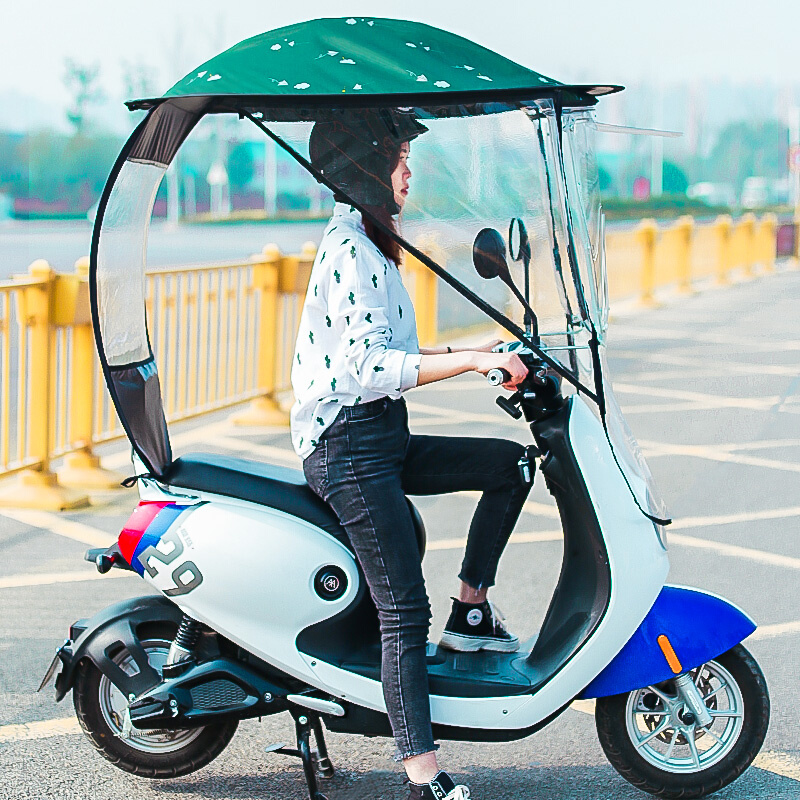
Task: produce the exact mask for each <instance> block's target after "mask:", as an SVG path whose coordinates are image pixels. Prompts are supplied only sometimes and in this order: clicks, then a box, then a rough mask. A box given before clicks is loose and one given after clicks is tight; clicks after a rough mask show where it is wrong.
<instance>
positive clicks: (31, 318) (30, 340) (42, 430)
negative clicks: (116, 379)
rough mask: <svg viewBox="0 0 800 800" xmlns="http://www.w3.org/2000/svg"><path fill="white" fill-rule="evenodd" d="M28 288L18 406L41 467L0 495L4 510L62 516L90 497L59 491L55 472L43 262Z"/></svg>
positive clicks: (51, 279)
mask: <svg viewBox="0 0 800 800" xmlns="http://www.w3.org/2000/svg"><path fill="white" fill-rule="evenodd" d="M27 277H28V278H29V279H32V281H31V282H30V284H29V285H27V286H25V287H24V289H23V291H22V297H21V308H20V324H21V325H23V326H25V327H26V328H27V345H28V347H27V350H28V353H24V352H20V353H19V358H21V359H26V360H27V365H28V370H27V375H25V376H24V378H23V380H24V379H27V384H28V385H27V392H26V391H25V389H26V387H24V386H23V385H22V383H20V385H18V386H17V392H18V398H27V404H26V403H25V402H24V400H23V402H19V408H18V413H19V414H20V415H23V416H22V419H23V423H22V426H21V427H22V429H23V431H27V437H26V441H27V448H26V449H27V454H28V455H29V456H30V457H31V458H32V459H33V460H34V463H35V464H36V465H37V466H36V467H34V468H32V469H26V470H23V471H22V472H20V473H19V474H18V475H17V476H16V479H15V480H14V481H13V482H12V483H11V484H10V485H9V486H7V487H3V490H2V491H0V506H16V507H22V508H39V509H47V510H51V511H61V510H63V509H66V508H79V507H81V506H84V505H87V504H88V502H89V498H88V497H87V496H86V495H81V494H78V493H76V492H74V491H72V490H70V489H66V488H64V487H62V486H59V485H58V484H57V481H56V476H55V475H54V474H53V473H52V472H51V471H50V454H51V451H52V444H53V434H54V431H55V419H54V406H55V404H54V402H53V391H52V375H53V371H54V368H55V363H54V359H53V339H54V337H53V334H52V327H51V316H52V299H53V287H54V284H55V275H54V273H53V269H52V268H51V266H50V265H49V264H48V263H47V261H44V260H42V259H40V260H38V261H34V262H33V263H32V264H31V265H30V267H29V268H28V276H27Z"/></svg>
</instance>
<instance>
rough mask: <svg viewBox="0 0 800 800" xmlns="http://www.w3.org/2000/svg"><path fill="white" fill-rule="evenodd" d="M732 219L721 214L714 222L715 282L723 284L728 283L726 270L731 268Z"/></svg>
mask: <svg viewBox="0 0 800 800" xmlns="http://www.w3.org/2000/svg"><path fill="white" fill-rule="evenodd" d="M732 227H733V221H732V220H731V218H730V216H728V215H727V214H723V215H722V216H719V217H717V219H716V221H715V222H714V233H715V234H716V239H717V284H718V285H719V286H724V285H725V284H728V283H730V277H729V276H728V272H729V271H730V268H731V228H732Z"/></svg>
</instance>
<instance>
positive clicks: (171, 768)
mask: <svg viewBox="0 0 800 800" xmlns="http://www.w3.org/2000/svg"><path fill="white" fill-rule="evenodd" d="M141 644H142V647H144V649H145V651H146V652H147V655H148V659H149V661H150V664H151V665H152V666H153V667H155V668H156V669H157V670H158V671H159V672H160V670H161V667H163V665H164V663H165V661H166V659H167V653H168V652H169V646H170V639H169V638H166V637H165V638H163V639H162V638H156V637H151V638H149V639H145V640H142V642H141ZM114 660H115V661H116V662H117V663H118V665H119V666H120V667H121V668H122V669H123V670H126V671H127V670H128V669H129V664H128V662H129V661H130V660H131V659H130V656H128V655H127V653H126V652H121V653H119V654H118V655H117V657H115V658H114ZM132 669H135V667H133V668H132ZM72 695H73V703H74V705H75V713H76V714H77V716H78V721H79V722H80V724H81V727H82V728H83V730H84V732H85V733H86V735H87V736H88V737H89V739H90V740H91V742H92V744H93V745H94V746H95V748H96V749H97V751H98V752H99V753H100V755H102V756H103V758H106V759H108V760H109V761H110V762H111V763H112V764H114V765H115V766H117V767H119V768H120V769H121V770H124V771H125V772H131V773H133V774H134V775H139V776H141V777H144V778H175V777H178V776H180V775H187V774H188V773H190V772H194V771H195V770H198V769H200V768H201V767H204V766H205V765H206V764H208V763H209V762H211V761H213V760H214V759H215V758H216V757H217V756H218V755H219V754H220V753H221V752H222V751H223V750H224V749H225V747H226V746H227V745H228V742H230V740H231V738H232V737H233V734H234V733H236V728H237V726H238V721H237V720H232V721H229V722H222V723H218V724H215V725H206V726H205V727H202V728H187V729H183V730H175V731H137V730H136V729H135V728H134V729H133V730H132V731H131V735H130V736H129V738H125V735H124V733H123V727H124V709H125V707H126V705H127V701H126V699H125V697H124V696H123V695H122V693H121V692H120V691H119V690H118V689H117V688H116V687H115V686H114V685H113V684H112V683H111V682H110V681H109V680H108V678H107V677H106V676H105V675H103V674H102V673H101V672H100V670H99V669H97V667H96V666H95V665H94V664H93V663H92V662H91V661H89V660H88V659H87V660H85V661H83V662H82V663H81V664H80V665H79V666H78V670H77V675H76V678H75V685H74V686H73V690H72Z"/></svg>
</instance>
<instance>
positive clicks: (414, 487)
mask: <svg viewBox="0 0 800 800" xmlns="http://www.w3.org/2000/svg"><path fill="white" fill-rule="evenodd" d="M522 453H523V447H522V445H520V444H517V443H516V442H511V441H507V440H505V439H488V438H467V437H455V436H417V435H414V436H412V435H410V434H409V432H408V414H407V411H406V405H405V401H404V400H402V399H400V400H390V399H389V398H382V399H380V400H375V401H373V402H371V403H364V404H362V405H358V406H345V407H343V408H342V409H341V410H340V412H339V416H338V417H337V418H336V419H335V421H334V422H333V424H332V425H331V426H330V427H329V428H328V429H327V430H326V431H325V432H324V433H323V434H322V436H321V437H320V442H319V444H318V445H317V447H316V449H315V450H314V452H313V453H311V454H310V455H309V456H308V457H307V458H306V459H305V461H304V462H303V470H304V472H305V475H306V480H307V481H308V484H309V486H311V488H312V489H313V490H314V491H315V492H316V493H317V494H318V495H319V496H320V497H321V498H322V499H323V500H325V501H326V502H327V503H328V504H329V505H330V506H331V507H332V508H333V510H334V511H335V512H336V515H337V516H338V517H339V521H340V522H341V523H342V525H343V526H344V528H345V530H346V531H347V534H348V536H349V538H350V541H351V543H352V545H353V548H354V549H355V551H356V555H357V557H358V560H359V563H360V564H361V567H362V569H363V571H364V576H365V577H366V580H367V584H368V585H369V589H370V593H371V595H372V599H373V601H374V602H375V605H376V607H377V609H378V618H379V620H380V628H381V641H382V654H383V655H382V667H381V679H382V683H383V694H384V698H385V700H386V710H387V712H388V714H389V720H390V722H391V725H392V730H393V732H394V736H395V741H396V742H397V748H398V757H399V758H409V757H410V756H414V755H419V754H420V753H427V752H430V751H431V750H433V749H434V743H433V735H432V733H431V716H430V701H429V699H428V673H427V665H426V659H425V651H426V645H427V641H428V628H429V624H430V618H431V612H430V603H429V602H428V596H427V593H426V591H425V582H424V580H423V577H422V566H421V564H420V558H419V551H418V549H417V543H416V537H415V535H414V526H413V522H412V519H411V514H410V512H409V509H408V506H407V504H406V499H405V495H406V494H419V495H423V494H442V493H445V492H456V491H463V490H479V491H483V496H482V497H481V499H480V501H479V503H478V507H477V508H476V510H475V514H474V516H473V518H472V524H471V525H470V530H469V537H468V539H467V547H466V552H465V556H464V561H463V564H462V566H461V572H460V574H459V577H460V578H461V580H463V581H465V582H466V583H468V584H469V585H470V586H472V587H473V588H475V589H480V588H483V587H487V586H491V585H492V584H493V583H494V579H495V572H496V570H497V562H498V561H499V559H500V554H501V553H502V552H503V548H504V547H505V545H506V543H507V542H508V537H509V536H510V534H511V530H512V528H513V527H514V524H515V523H516V521H517V518H518V517H519V514H520V512H521V510H522V506H523V503H524V502H525V498H526V497H527V495H528V491H529V489H530V487H529V486H527V485H525V484H523V483H522V481H521V479H520V477H519V471H518V469H517V461H518V460H519V458H520V456H521V455H522Z"/></svg>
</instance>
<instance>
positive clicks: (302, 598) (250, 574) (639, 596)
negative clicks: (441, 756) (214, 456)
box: [145, 397, 668, 729]
mask: <svg viewBox="0 0 800 800" xmlns="http://www.w3.org/2000/svg"><path fill="white" fill-rule="evenodd" d="M569 402H570V404H571V410H570V415H569V421H568V426H569V439H570V442H571V445H572V450H573V451H574V456H575V460H576V462H577V467H578V469H579V470H580V472H581V474H582V475H583V480H584V481H585V483H586V488H587V491H588V493H589V495H590V497H591V500H592V503H593V505H594V508H595V509H596V513H597V517H598V521H599V523H600V526H601V529H602V532H603V536H604V539H605V545H606V548H607V553H608V562H609V564H608V568H609V569H610V574H611V593H610V598H609V602H608V606H607V610H606V613H605V614H604V616H603V618H602V620H601V621H600V623H599V624H598V626H597V629H596V630H595V631H594V632H593V633H592V635H591V636H590V637H589V638H588V640H587V641H586V642H584V643H583V645H582V646H581V647H580V649H579V650H578V651H577V652H576V653H575V654H574V655H573V656H572V657H571V658H570V659H569V660H568V661H567V663H566V664H565V665H564V666H563V667H561V668H560V670H559V671H558V673H557V675H555V676H553V677H552V679H550V680H548V681H547V682H546V683H544V685H541V686H538V688H536V690H535V692H533V691H532V693H529V694H517V695H514V696H509V697H488V698H464V697H452V696H441V695H432V696H431V712H432V718H433V721H434V723H437V724H441V725H449V726H456V727H472V728H479V729H521V728H527V727H530V726H532V725H535V724H536V723H538V722H540V721H541V720H543V719H545V718H547V717H548V716H550V715H552V714H553V713H554V712H556V711H557V710H558V709H560V708H561V707H563V706H564V705H565V704H566V703H568V702H569V701H570V700H571V699H572V698H574V697H575V696H576V695H578V694H579V693H580V692H581V690H582V689H583V688H584V687H585V686H586V685H587V684H589V683H590V682H591V681H592V679H593V678H594V677H595V676H596V675H597V673H598V670H599V669H602V668H603V667H605V666H606V665H607V664H608V663H609V662H610V661H611V660H612V659H613V658H614V656H616V654H617V653H618V652H619V650H620V649H621V648H622V647H623V646H624V644H625V643H626V642H627V641H628V639H629V638H630V636H631V633H632V632H633V631H635V630H636V629H637V627H638V626H639V624H640V623H641V621H642V620H643V619H644V617H645V616H646V615H647V612H648V611H649V610H650V608H651V606H652V605H653V603H654V601H655V599H656V597H657V596H658V594H659V592H660V590H661V588H662V586H663V584H664V579H665V578H666V574H667V571H668V562H667V557H666V553H665V551H664V549H663V547H662V546H661V544H660V542H659V540H658V537H657V536H656V533H655V530H654V528H653V524H652V523H651V522H650V521H649V520H647V519H646V518H645V517H643V516H642V514H641V512H640V511H639V510H638V509H637V508H636V506H635V505H634V503H633V501H632V499H631V496H630V492H629V490H628V487H627V485H626V484H625V482H624V480H623V478H622V476H621V475H620V473H619V470H618V468H617V466H616V464H615V463H614V458H613V453H612V452H611V449H610V448H609V446H608V444H607V442H606V439H605V435H604V433H603V430H602V426H601V425H600V422H599V421H598V420H597V418H596V417H595V416H594V415H593V414H592V413H591V411H590V410H589V408H588V407H587V406H586V404H585V403H584V401H583V400H582V399H581V398H579V397H573V398H572V399H571V400H570V401H569ZM153 499H156V498H155V497H153ZM159 499H161V500H163V499H164V497H163V496H162V497H161V498H159ZM196 499H197V500H200V501H204V502H202V503H201V504H200V505H198V506H197V507H195V508H193V509H192V510H191V511H190V512H189V513H186V514H184V515H182V516H181V517H180V518H179V520H178V522H176V526H177V536H178V538H179V539H180V541H181V542H182V543H183V545H184V547H185V549H186V557H187V558H188V559H189V560H190V561H191V562H193V564H194V565H195V566H196V567H197V568H198V569H199V571H200V572H201V573H202V576H203V580H202V582H201V583H200V584H199V585H197V586H196V588H194V589H192V590H191V591H190V592H189V593H187V594H184V595H179V596H174V595H173V596H172V599H173V600H174V601H175V602H176V603H177V604H178V605H179V606H180V607H181V609H182V610H184V611H185V612H186V613H188V614H190V615H191V616H192V617H194V618H195V619H198V620H200V621H202V622H204V623H206V624H207V625H209V626H210V627H212V628H214V629H215V630H218V631H219V632H220V633H222V634H223V635H225V636H227V637H228V638H230V639H231V640H233V641H234V642H236V643H237V644H239V645H241V646H242V647H244V648H246V649H247V650H249V651H251V652H253V653H254V654H255V655H257V656H259V657H260V658H262V659H264V660H265V661H267V662H268V663H271V664H273V665H275V666H276V667H279V668H281V669H283V670H285V671H286V672H287V673H288V674H290V675H292V676H294V677H297V678H300V679H303V680H305V681H307V682H308V683H309V684H310V685H312V686H316V687H317V688H319V689H321V690H324V691H326V692H328V693H330V694H331V695H333V696H334V697H339V698H342V699H345V700H348V701H350V702H353V703H355V704H357V705H361V706H364V707H366V708H371V709H374V710H377V711H385V705H384V700H383V691H382V687H381V684H380V682H379V681H376V680H374V679H371V678H368V677H365V676H362V675H357V674H355V673H353V672H350V671H349V670H347V669H343V668H341V667H338V666H336V665H333V664H328V663H325V662H324V660H322V659H320V658H318V657H315V658H312V657H310V656H307V655H304V654H302V653H300V652H299V651H298V649H297V647H296V645H295V641H296V638H297V635H298V634H299V633H300V631H302V630H303V629H304V628H306V627H308V626H310V625H313V624H316V623H318V622H320V621H322V620H324V619H327V618H330V617H332V616H334V615H335V614H336V613H338V612H339V611H341V610H342V609H343V608H345V607H346V606H347V604H348V603H350V602H351V601H352V600H353V599H354V598H355V596H356V590H357V587H358V580H359V576H358V571H357V568H356V564H355V561H354V559H353V557H352V554H351V553H350V552H349V551H348V550H347V548H345V547H344V546H343V545H342V544H341V543H340V542H338V541H336V540H335V539H334V538H333V537H332V536H330V535H328V534H326V533H325V532H324V531H321V530H319V529H318V528H315V527H313V526H311V525H310V524H308V523H306V522H304V521H302V520H299V519H296V518H294V517H290V516H288V515H286V514H283V513H282V512H279V511H276V510H274V509H270V508H268V507H261V506H254V505H253V504H251V503H247V502H243V501H236V500H231V499H229V498H224V497H219V496H214V495H209V494H205V493H198V494H197V496H196ZM165 549H169V548H165ZM150 563H151V564H152V565H153V566H154V567H156V568H160V564H159V563H158V558H155V559H152V560H151V561H150ZM329 564H330V565H336V566H339V567H340V568H341V569H343V570H344V572H345V573H346V575H347V578H348V589H347V592H346V594H344V595H343V596H342V597H341V598H339V599H338V600H336V601H334V602H330V601H325V600H322V599H321V598H319V597H318V596H317V595H316V594H315V592H314V587H313V579H314V576H315V574H316V573H317V572H318V570H319V569H320V568H321V567H324V566H326V565H329ZM172 567H173V564H172V563H170V564H169V565H167V567H166V568H165V569H164V570H163V571H161V572H159V573H158V574H157V575H156V576H155V577H151V576H150V575H149V574H148V573H145V578H146V579H149V580H150V581H151V583H152V584H153V585H154V586H155V588H157V589H159V590H160V591H162V592H165V593H167V592H169V591H170V590H173V589H174V588H175V586H176V584H177V583H180V582H181V581H182V580H184V579H187V578H188V579H190V580H191V573H190V572H186V574H185V575H184V576H183V577H182V576H181V575H180V573H179V574H178V580H177V581H176V580H175V578H173V575H174V572H175V571H174V570H173V569H172ZM531 683H532V685H534V684H535V683H536V681H535V676H532V680H531Z"/></svg>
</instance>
